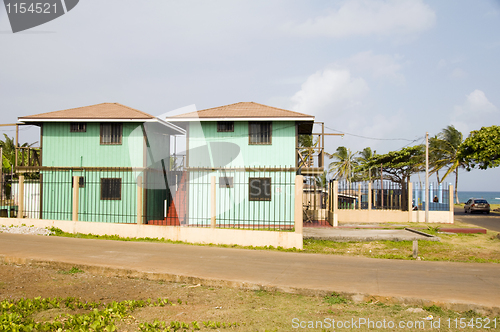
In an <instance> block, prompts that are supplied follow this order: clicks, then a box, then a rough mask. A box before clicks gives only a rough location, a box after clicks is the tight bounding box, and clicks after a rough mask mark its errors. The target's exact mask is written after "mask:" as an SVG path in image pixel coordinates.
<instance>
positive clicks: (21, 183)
mask: <svg viewBox="0 0 500 332" xmlns="http://www.w3.org/2000/svg"><path fill="white" fill-rule="evenodd" d="M17 195H18V206H17V217H18V218H24V175H19V189H18V193H17Z"/></svg>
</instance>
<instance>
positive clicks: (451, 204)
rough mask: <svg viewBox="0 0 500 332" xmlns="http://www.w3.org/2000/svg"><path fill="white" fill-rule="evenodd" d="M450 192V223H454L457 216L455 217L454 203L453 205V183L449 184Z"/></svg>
mask: <svg viewBox="0 0 500 332" xmlns="http://www.w3.org/2000/svg"><path fill="white" fill-rule="evenodd" d="M448 192H449V196H450V202H449V203H448V204H450V223H451V224H453V223H455V219H454V218H455V217H454V213H455V211H454V205H453V185H451V184H450V185H449V186H448Z"/></svg>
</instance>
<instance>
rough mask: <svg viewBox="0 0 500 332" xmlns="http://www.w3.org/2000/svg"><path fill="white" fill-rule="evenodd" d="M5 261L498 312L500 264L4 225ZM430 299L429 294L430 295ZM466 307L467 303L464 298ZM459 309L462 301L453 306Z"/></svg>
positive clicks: (1, 248) (0, 237)
mask: <svg viewBox="0 0 500 332" xmlns="http://www.w3.org/2000/svg"><path fill="white" fill-rule="evenodd" d="M0 258H3V260H5V261H11V262H12V261H18V262H20V261H22V260H25V261H29V260H32V262H33V261H34V262H52V263H51V264H60V263H64V264H66V268H68V267H70V266H82V267H83V268H84V269H87V270H88V271H93V272H96V273H111V272H115V273H118V272H120V271H121V273H118V274H120V275H124V276H125V275H127V276H132V277H150V278H156V279H160V278H161V279H164V280H175V281H179V282H195V283H202V284H205V285H222V286H224V285H225V286H233V287H245V288H253V289H259V288H260V289H268V290H280V291H284V292H300V293H303V294H321V292H327V291H328V292H332V291H336V292H342V293H348V294H364V295H375V296H383V297H391V298H399V299H400V301H401V299H404V300H405V301H408V302H410V303H412V301H413V303H415V299H425V300H429V301H432V302H435V303H448V304H450V305H455V306H457V303H458V304H460V303H462V304H475V305H479V306H486V307H490V308H491V307H494V308H496V309H494V310H495V312H496V313H497V314H499V313H500V298H499V297H498V294H500V265H498V264H479V263H470V264H466V263H450V262H425V261H398V260H382V259H369V258H363V257H359V258H358V257H342V256H334V255H320V254H304V253H287V252H275V251H263V250H243V249H232V248H217V247H202V246H193V245H180V244H160V243H145V242H123V241H106V240H90V239H76V238H62V237H44V236H36V235H19V234H6V233H0ZM426 303H427V304H430V302H426ZM461 308H462V310H468V309H470V306H462V307H461ZM456 310H459V309H456Z"/></svg>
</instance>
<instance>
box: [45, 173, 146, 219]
mask: <svg viewBox="0 0 500 332" xmlns="http://www.w3.org/2000/svg"><path fill="white" fill-rule="evenodd" d="M42 174H43V181H44V185H43V193H42V195H43V202H42V205H43V206H42V211H43V212H42V219H52V220H71V219H72V200H73V198H72V197H73V194H72V185H71V182H72V177H73V176H83V177H84V179H85V185H84V187H83V188H80V189H79V190H80V192H79V195H78V204H79V207H78V220H79V221H95V222H113V223H135V222H136V220H137V204H134V202H136V200H137V198H136V197H137V184H136V182H135V178H134V173H133V172H120V173H114V172H92V171H88V172H85V171H84V172H80V171H78V172H76V171H43V172H42ZM115 177H118V178H121V179H122V181H121V182H122V185H121V199H120V200H101V178H115Z"/></svg>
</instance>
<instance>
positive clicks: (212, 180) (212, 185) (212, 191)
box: [210, 176, 217, 228]
mask: <svg viewBox="0 0 500 332" xmlns="http://www.w3.org/2000/svg"><path fill="white" fill-rule="evenodd" d="M216 194H217V189H216V187H215V176H212V177H211V178H210V227H211V228H215V223H216V219H215V215H216V198H215V195H216Z"/></svg>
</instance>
